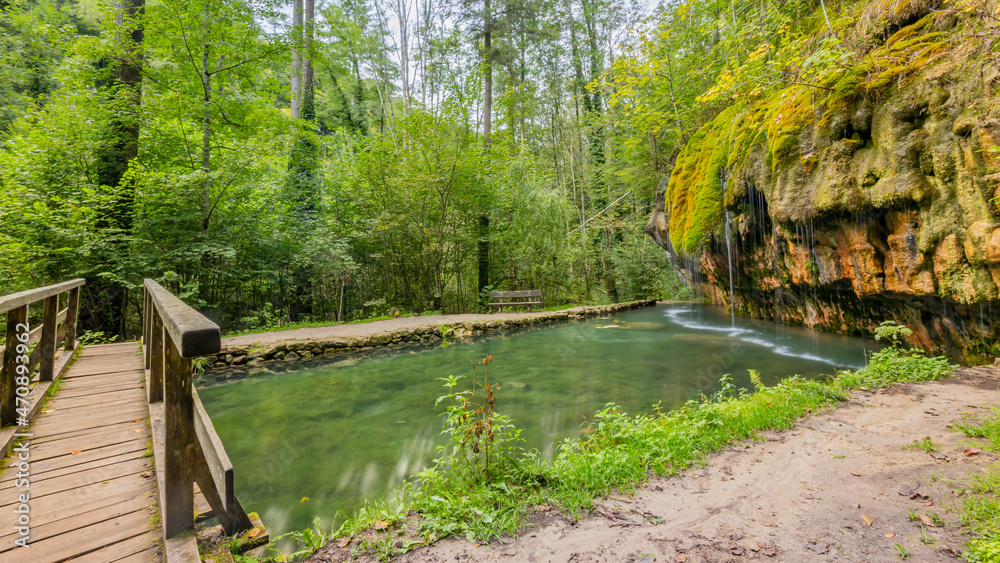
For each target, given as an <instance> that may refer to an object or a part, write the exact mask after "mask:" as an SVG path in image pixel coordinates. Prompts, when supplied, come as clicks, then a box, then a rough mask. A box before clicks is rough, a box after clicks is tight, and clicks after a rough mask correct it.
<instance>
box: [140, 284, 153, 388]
mask: <svg viewBox="0 0 1000 563" xmlns="http://www.w3.org/2000/svg"><path fill="white" fill-rule="evenodd" d="M149 299H150V297H149V290H148V289H146V288H145V287H143V288H142V360H143V362H145V364H146V369H149V366H150V365H151V362H150V359H149V337H150V335H151V334H152V332H153V331H152V326H153V321H152V319H150V314H149V313H150V311H149V307H150V303H149Z"/></svg>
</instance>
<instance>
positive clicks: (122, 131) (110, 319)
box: [82, 0, 145, 338]
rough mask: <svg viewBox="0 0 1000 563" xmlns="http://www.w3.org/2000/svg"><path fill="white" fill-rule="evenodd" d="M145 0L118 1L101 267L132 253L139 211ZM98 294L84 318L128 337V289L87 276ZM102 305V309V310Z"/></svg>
mask: <svg viewBox="0 0 1000 563" xmlns="http://www.w3.org/2000/svg"><path fill="white" fill-rule="evenodd" d="M144 14H145V1H144V0H121V1H120V2H119V3H118V6H117V14H116V24H117V30H116V33H118V34H120V35H121V36H120V37H119V38H118V40H117V42H118V43H119V44H120V45H122V47H123V51H122V53H121V57H120V58H119V59H118V60H117V61H114V62H113V63H112V66H113V72H114V77H113V80H112V83H111V85H110V86H111V93H112V95H113V96H114V97H115V98H116V99H117V100H119V101H122V100H124V101H127V102H128V103H127V104H119V105H118V108H117V109H116V111H115V114H114V116H113V117H112V119H111V121H110V123H109V125H108V128H109V131H108V133H109V135H108V136H109V137H110V138H109V140H108V142H107V143H106V144H105V145H104V147H103V150H101V152H100V153H99V154H98V155H97V164H96V171H97V183H98V184H99V185H101V186H106V187H107V188H110V189H112V190H114V193H113V197H112V198H111V204H110V206H109V207H107V208H106V209H104V210H102V212H101V216H100V218H99V219H98V221H97V225H96V227H97V229H98V230H100V231H104V234H103V235H102V238H106V239H107V240H109V242H110V243H111V244H110V245H109V248H110V250H109V251H106V252H101V253H98V254H96V255H95V257H96V258H97V260H96V262H97V264H96V266H97V268H98V269H100V270H101V271H108V270H112V271H113V270H116V269H117V268H116V263H118V262H124V261H127V260H128V257H129V239H130V237H131V235H132V226H133V217H134V214H135V189H136V183H135V179H134V178H133V177H132V176H130V175H128V174H127V172H128V169H129V165H130V163H131V162H132V161H133V160H135V159H136V158H137V157H138V156H139V123H140V118H139V111H140V108H141V105H142V62H143V58H142V43H143V40H144V35H145V33H144V27H143V25H144V24H143V21H142V19H143V17H144ZM87 283H88V285H89V286H90V287H91V290H90V293H91V294H92V295H93V296H94V298H92V299H91V300H90V301H91V302H92V303H93V305H94V307H93V310H89V311H85V312H84V314H83V318H82V321H83V322H84V325H85V326H87V327H88V328H92V329H94V330H100V331H101V332H104V333H105V334H107V335H118V336H121V337H122V338H125V337H126V334H125V333H126V328H127V327H126V326H125V325H126V318H127V315H126V310H127V308H128V289H127V288H126V287H125V286H124V284H122V283H121V282H120V281H117V280H114V279H107V278H101V277H96V276H95V277H92V278H91V279H88V280H87ZM98 310H100V311H101V312H100V313H98Z"/></svg>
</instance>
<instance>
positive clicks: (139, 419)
mask: <svg viewBox="0 0 1000 563" xmlns="http://www.w3.org/2000/svg"><path fill="white" fill-rule="evenodd" d="M132 422H142V419H141V418H137V419H135V420H133V421H132Z"/></svg>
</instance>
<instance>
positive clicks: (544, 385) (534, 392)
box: [198, 305, 877, 536]
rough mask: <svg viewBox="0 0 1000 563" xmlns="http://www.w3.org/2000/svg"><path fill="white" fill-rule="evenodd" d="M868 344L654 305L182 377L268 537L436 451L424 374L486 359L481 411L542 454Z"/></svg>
mask: <svg viewBox="0 0 1000 563" xmlns="http://www.w3.org/2000/svg"><path fill="white" fill-rule="evenodd" d="M875 347H877V346H876V345H875V343H874V342H873V341H871V340H869V339H862V338H856V337H849V336H843V335H836V334H829V333H822V332H818V331H814V330H810V329H805V328H801V327H791V326H785V325H777V324H774V323H770V322H762V321H753V320H749V319H741V318H736V319H735V320H734V319H731V318H730V317H729V315H727V314H726V313H725V312H724V311H723V310H721V309H719V308H716V307H710V306H694V305H665V306H658V307H653V308H648V309H640V310H635V311H628V312H624V313H621V314H618V315H615V316H614V317H609V318H601V319H587V320H584V321H577V322H568V323H567V322H564V323H559V324H551V325H548V326H544V327H533V328H529V329H524V330H519V331H514V332H509V333H505V334H499V335H491V336H489V337H484V338H479V339H475V340H471V341H468V342H457V343H450V344H449V345H446V346H442V345H441V342H438V343H436V344H434V345H425V346H420V347H411V348H404V349H399V348H396V349H392V350H389V349H386V350H381V351H376V352H372V353H370V354H369V355H363V354H355V355H353V356H345V357H340V358H337V359H335V360H322V359H319V360H313V361H310V362H277V363H273V364H265V367H268V368H269V369H270V370H274V371H264V372H259V373H255V374H253V375H250V374H249V373H248V372H241V371H234V370H224V371H219V372H213V373H212V374H210V375H208V376H207V377H205V378H204V379H202V380H200V381H199V382H198V386H199V392H200V394H201V398H202V401H203V402H204V404H205V408H206V409H207V410H208V412H209V414H210V415H211V417H212V420H213V422H214V423H215V428H216V430H217V431H218V432H219V435H220V436H221V437H222V440H223V442H224V443H225V445H226V450H227V452H228V453H229V457H230V458H231V459H232V461H233V465H234V466H235V467H236V490H237V491H238V493H239V495H240V500H241V502H242V503H243V505H244V506H246V507H247V508H248V509H249V510H254V511H256V512H259V513H260V514H261V516H262V517H263V520H264V522H265V524H267V526H268V528H269V530H270V531H271V533H272V536H276V535H278V534H280V533H283V532H286V531H288V530H295V529H302V528H305V527H306V526H308V525H309V524H310V522H311V521H312V519H313V517H315V516H320V517H321V518H323V520H324V522H326V523H327V525H329V524H330V523H331V522H332V521H333V520H334V519H335V518H336V517H337V513H338V512H339V511H343V512H345V513H346V512H350V511H351V510H353V509H354V508H356V507H358V506H360V505H361V504H362V503H363V502H364V499H366V498H373V497H376V496H378V495H379V494H381V493H382V492H384V491H386V490H387V489H389V488H391V487H392V486H393V485H395V484H397V483H399V482H400V481H402V480H403V479H405V478H406V477H408V476H410V475H412V474H414V473H416V472H418V471H419V470H420V469H421V468H423V467H425V466H426V465H427V464H429V463H430V462H431V461H432V460H433V459H434V457H435V453H436V452H435V447H436V446H437V445H438V444H440V443H442V440H441V436H440V431H441V423H442V418H441V417H440V416H439V413H440V411H439V410H437V409H435V406H434V402H435V400H436V399H437V397H438V396H440V395H442V394H443V393H444V392H445V388H444V387H443V382H442V381H440V380H439V378H442V377H445V376H448V375H465V376H466V381H468V379H469V377H470V376H471V374H472V366H471V362H474V361H481V359H482V358H483V355H484V354H491V355H492V356H493V360H494V361H493V363H492V364H491V365H490V371H489V376H490V381H491V382H499V383H500V385H501V390H500V391H499V393H498V394H497V396H496V405H495V407H496V410H497V411H498V412H500V413H503V414H507V415H510V416H511V417H513V418H514V419H515V422H516V424H517V425H518V426H519V427H521V428H523V429H524V432H523V434H522V436H523V437H524V438H526V440H527V443H526V444H525V445H526V447H528V448H538V449H539V450H542V451H545V452H548V453H551V452H552V450H553V446H554V444H555V442H556V441H557V440H558V439H560V438H566V437H575V436H578V435H579V433H580V429H581V428H582V426H583V425H585V424H586V423H587V420H588V417H589V416H591V415H593V413H594V412H595V411H597V410H598V409H600V408H602V407H603V406H604V405H605V404H606V403H608V402H615V403H617V404H618V405H620V406H621V407H622V408H623V409H624V410H625V411H626V412H628V413H638V412H648V411H650V410H651V408H652V406H653V405H654V404H656V403H660V404H661V405H662V407H663V408H664V409H669V408H673V407H675V406H677V405H679V404H681V403H683V402H684V401H686V400H688V399H691V398H695V397H697V396H698V395H699V393H700V392H702V391H703V392H705V393H706V394H709V393H711V392H712V391H714V390H715V389H717V388H718V380H719V377H720V376H721V375H722V374H724V373H728V374H731V375H732V377H733V379H734V380H735V384H736V385H737V386H740V387H749V386H750V383H749V377H748V376H747V370H748V369H751V368H752V369H757V370H759V371H760V372H761V375H762V377H763V380H764V382H765V383H766V384H769V383H772V382H774V381H776V380H778V379H780V378H782V377H785V376H787V375H791V374H800V375H803V376H806V377H819V376H822V375H824V374H831V373H834V372H835V371H836V370H837V369H839V368H851V367H858V366H860V365H862V364H863V363H864V350H865V349H866V348H867V349H872V348H875ZM481 368H482V366H479V369H480V371H479V373H480V374H481V373H482V371H481Z"/></svg>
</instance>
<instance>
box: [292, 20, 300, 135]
mask: <svg viewBox="0 0 1000 563" xmlns="http://www.w3.org/2000/svg"><path fill="white" fill-rule="evenodd" d="M301 108H302V0H295V1H294V2H293V4H292V118H293V119H298V118H299V116H300V114H301Z"/></svg>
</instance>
